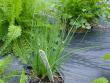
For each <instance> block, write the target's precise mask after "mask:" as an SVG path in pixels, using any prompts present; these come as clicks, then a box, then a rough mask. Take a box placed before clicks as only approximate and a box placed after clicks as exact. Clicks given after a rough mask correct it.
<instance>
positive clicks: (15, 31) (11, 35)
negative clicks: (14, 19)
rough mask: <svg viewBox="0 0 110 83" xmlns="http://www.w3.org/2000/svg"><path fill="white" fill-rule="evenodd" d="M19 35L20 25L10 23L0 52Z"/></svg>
mask: <svg viewBox="0 0 110 83" xmlns="http://www.w3.org/2000/svg"><path fill="white" fill-rule="evenodd" d="M20 35H21V27H20V26H14V25H10V26H9V28H8V34H7V39H6V41H5V43H4V45H3V48H2V49H1V51H0V54H1V53H2V52H3V51H4V50H5V49H6V48H7V47H8V45H9V44H10V43H11V42H12V41H13V40H15V39H16V38H18V37H19V36H20Z"/></svg>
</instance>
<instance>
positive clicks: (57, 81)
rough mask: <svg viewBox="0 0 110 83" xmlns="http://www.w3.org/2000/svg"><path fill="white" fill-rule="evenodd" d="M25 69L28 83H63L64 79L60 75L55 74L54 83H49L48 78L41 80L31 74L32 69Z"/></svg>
mask: <svg viewBox="0 0 110 83" xmlns="http://www.w3.org/2000/svg"><path fill="white" fill-rule="evenodd" d="M27 68H28V69H26V75H27V76H28V78H29V83H64V79H63V77H62V75H61V74H60V73H55V75H54V82H50V81H49V79H48V77H45V78H43V79H42V78H41V75H39V76H38V77H36V76H35V75H34V74H33V71H32V68H31V67H27Z"/></svg>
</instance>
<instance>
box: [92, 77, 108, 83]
mask: <svg viewBox="0 0 110 83" xmlns="http://www.w3.org/2000/svg"><path fill="white" fill-rule="evenodd" d="M91 83H109V82H108V80H107V79H106V78H104V77H101V78H98V79H96V80H93V81H92V82H91Z"/></svg>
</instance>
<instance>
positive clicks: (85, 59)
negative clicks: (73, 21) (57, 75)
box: [62, 21, 110, 83]
mask: <svg viewBox="0 0 110 83" xmlns="http://www.w3.org/2000/svg"><path fill="white" fill-rule="evenodd" d="M101 25H102V26H105V28H102V29H101V28H97V27H94V28H93V30H92V31H91V32H88V33H87V34H86V36H85V37H84V35H85V33H81V34H77V35H76V36H75V38H73V40H72V41H71V44H70V45H69V48H67V49H66V51H67V52H69V51H68V50H74V49H80V48H86V47H93V48H91V49H89V48H88V50H85V49H83V51H78V52H74V53H73V54H72V55H73V56H72V57H71V59H70V60H69V61H68V62H67V63H66V64H65V66H64V67H63V69H62V70H63V73H64V77H65V83H90V82H91V80H94V79H96V78H97V77H107V78H108V79H109V78H110V72H109V71H110V67H109V66H108V64H109V63H110V61H104V60H103V59H102V57H103V56H104V54H106V53H110V23H107V24H106V23H105V24H104V23H103V21H101ZM83 37H84V38H83Z"/></svg>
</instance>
